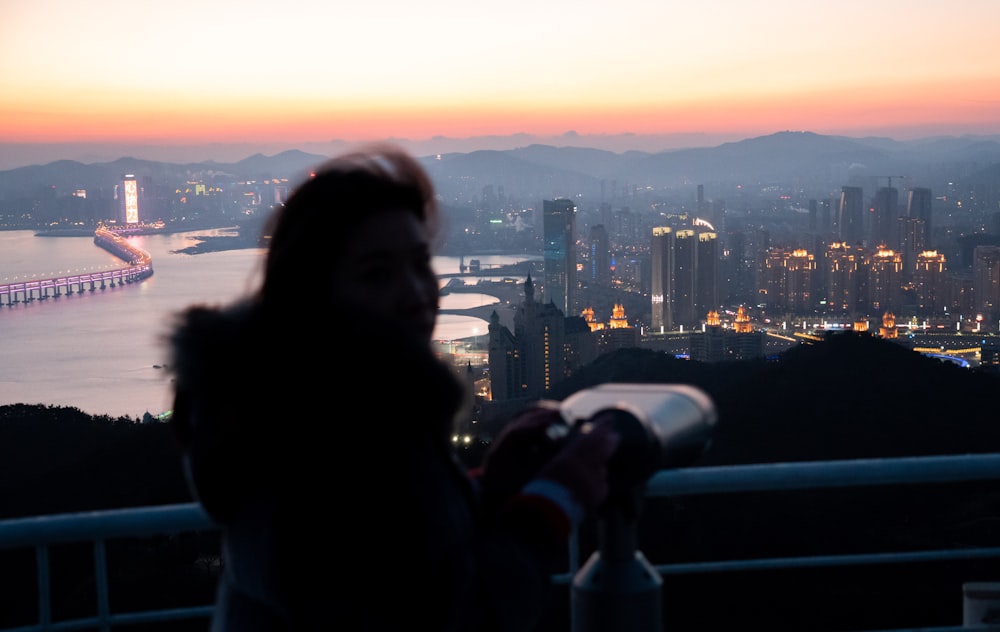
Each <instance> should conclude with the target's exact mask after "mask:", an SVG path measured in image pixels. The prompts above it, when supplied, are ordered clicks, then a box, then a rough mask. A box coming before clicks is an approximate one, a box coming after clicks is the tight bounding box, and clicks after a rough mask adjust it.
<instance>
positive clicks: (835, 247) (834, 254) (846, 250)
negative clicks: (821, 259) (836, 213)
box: [826, 241, 862, 314]
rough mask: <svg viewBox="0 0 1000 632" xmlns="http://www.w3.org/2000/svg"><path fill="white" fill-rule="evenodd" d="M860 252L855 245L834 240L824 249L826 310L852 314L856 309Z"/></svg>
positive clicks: (860, 261) (860, 262) (834, 312)
mask: <svg viewBox="0 0 1000 632" xmlns="http://www.w3.org/2000/svg"><path fill="white" fill-rule="evenodd" d="M861 259H862V254H861V251H859V250H858V249H857V247H856V246H852V245H850V244H848V243H847V242H843V241H835V242H833V243H832V244H830V245H829V246H828V247H827V251H826V266H827V270H826V271H827V274H826V301H827V311H828V312H830V313H833V314H853V313H854V312H855V311H857V309H858V300H859V278H858V275H859V274H860V272H861V269H862V268H861V265H862V260H861Z"/></svg>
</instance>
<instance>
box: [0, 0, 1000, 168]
mask: <svg viewBox="0 0 1000 632" xmlns="http://www.w3.org/2000/svg"><path fill="white" fill-rule="evenodd" d="M724 4H725V6H722V7H719V6H708V5H704V4H702V5H699V6H697V7H696V6H682V5H667V4H663V3H654V2H649V1H648V0H629V1H627V2H625V3H617V4H614V5H607V6H601V5H597V4H592V5H588V4H583V5H581V4H580V3H572V4H571V3H568V2H550V3H544V4H541V5H540V4H538V3H532V4H528V3H526V2H522V1H521V0H516V1H515V2H514V3H513V4H511V3H508V4H506V5H504V8H503V10H499V11H498V10H497V9H496V8H495V7H490V8H486V7H485V6H484V7H483V8H482V9H479V8H478V7H475V6H471V5H468V4H467V3H466V4H463V5H458V4H456V3H452V2H448V1H447V0H435V1H433V2H429V3H421V4H419V5H414V4H412V3H400V2H375V3H368V4H365V5H358V6H353V7H351V10H350V11H349V12H342V11H337V7H336V6H334V5H328V4H320V3H316V2H307V1H293V2H291V3H285V4H283V5H281V7H279V8H278V9H277V10H276V9H275V8H273V7H270V6H266V5H263V4H262V3H255V2H248V1H246V0H244V1H242V2H233V1H232V0H227V1H224V2H217V3H212V4H211V5H204V4H199V5H197V6H194V5H191V6H189V5H188V3H187V0H179V1H178V2H175V3H171V4H169V5H154V4H152V3H138V4H137V3H134V2H131V3H126V2H123V1H122V0H99V1H96V2H93V3H87V4H84V5H81V4H79V3H71V2H68V1H66V0H39V1H38V2H33V3H6V4H5V5H4V6H3V8H2V9H0V17H2V18H3V19H2V21H0V23H2V24H3V27H2V37H0V42H2V43H0V50H2V51H3V53H2V54H0V91H2V92H3V94H4V95H5V96H4V99H3V102H2V103H0V154H2V155H3V156H2V157H3V158H4V159H5V160H9V157H8V156H7V154H11V153H15V154H16V153H21V152H23V153H27V152H29V151H30V150H31V149H32V148H34V149H38V148H39V147H40V146H44V145H50V144H56V143H58V144H63V143H75V144H87V145H88V146H93V147H98V148H109V147H112V146H114V147H126V148H132V149H135V148H140V149H141V148H147V149H148V148H152V147H161V148H171V147H172V148H175V149H177V150H178V151H180V148H188V150H187V151H188V152H189V155H190V156H191V158H190V159H191V160H200V159H207V158H211V157H212V156H206V155H201V156H199V155H197V153H196V152H197V151H199V150H200V151H202V152H204V151H205V150H206V147H212V146H214V147H216V148H220V147H223V146H227V145H230V144H238V145H241V146H255V147H261V148H265V149H264V151H265V152H271V153H273V152H274V151H277V150H280V149H281V148H294V147H299V148H306V149H308V148H309V146H310V145H312V144H319V145H331V144H333V145H336V146H339V144H342V143H355V142H360V141H365V140H378V139H407V140H408V142H412V143H423V144H427V143H429V142H430V141H431V140H434V139H438V140H439V141H442V140H444V139H453V140H454V139H468V138H477V139H481V142H485V141H486V139H497V138H507V137H510V136H514V137H515V138H517V137H519V135H522V134H523V135H528V136H530V137H539V138H548V139H563V140H564V141H565V143H566V144H575V143H574V139H575V138H577V137H580V136H582V137H587V138H604V139H605V140H606V141H607V142H608V143H609V144H610V143H612V142H617V143H619V144H620V147H619V148H620V149H621V150H624V149H626V148H628V147H625V145H624V143H625V141H628V140H631V141H632V143H633V144H639V143H640V142H644V143H648V144H647V145H646V146H637V147H631V148H636V149H643V150H663V149H669V148H674V147H682V146H705V145H712V144H718V143H720V142H727V141H731V140H739V139H742V138H747V137H753V136H757V135H764V134H768V133H773V132H775V131H782V130H809V131H814V132H816V133H821V134H833V135H849V136H867V135H876V136H888V137H891V138H895V139H900V140H905V139H910V138H915V137H925V136H935V135H963V134H997V133H1000V115H998V114H997V112H998V111H1000V108H998V107H997V105H998V104H1000V42H998V41H997V39H996V38H995V37H994V35H993V33H992V32H991V29H992V27H993V25H995V24H997V23H998V22H1000V5H998V4H997V3H995V2H992V1H990V0H962V1H961V2H957V3H951V4H949V5H941V4H940V3H914V2H912V1H910V2H904V1H902V0H890V1H886V2H880V3H874V4H873V3H862V2H860V1H855V0H849V1H845V2H838V3H832V2H819V3H809V4H803V3H794V2H790V1H785V0H782V1H778V2H770V3H766V4H765V3H751V2H728V3H724ZM591 144H593V143H591ZM194 147H198V148H200V149H199V150H196V149H193V148H194ZM484 148H488V147H484ZM108 151H111V150H110V149H109V150H108ZM130 153H135V152H130ZM251 153H253V152H251ZM246 155H249V154H246ZM139 157H146V156H141V155H140V156H139ZM150 158H151V159H156V156H150ZM215 158H216V159H225V157H221V156H219V157H215ZM31 162H34V161H31Z"/></svg>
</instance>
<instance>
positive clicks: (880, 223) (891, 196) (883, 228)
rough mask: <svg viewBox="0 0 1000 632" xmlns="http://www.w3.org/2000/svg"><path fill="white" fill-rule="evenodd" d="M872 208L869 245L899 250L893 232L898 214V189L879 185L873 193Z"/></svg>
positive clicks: (897, 241) (897, 240)
mask: <svg viewBox="0 0 1000 632" xmlns="http://www.w3.org/2000/svg"><path fill="white" fill-rule="evenodd" d="M872 208H873V209H874V211H875V214H874V218H873V221H872V230H871V242H870V244H871V246H872V247H878V246H886V247H888V248H891V249H893V250H899V239H898V237H897V236H896V234H895V230H894V229H895V228H896V224H897V222H896V218H897V217H898V216H899V189H897V188H895V187H881V188H880V189H879V190H878V191H877V192H876V193H875V200H874V201H873V204H872Z"/></svg>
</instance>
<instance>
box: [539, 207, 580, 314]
mask: <svg viewBox="0 0 1000 632" xmlns="http://www.w3.org/2000/svg"><path fill="white" fill-rule="evenodd" d="M575 228H576V205H575V204H573V201H572V200H566V199H557V200H543V201H542V237H543V239H544V240H545V246H544V250H543V258H544V264H545V270H544V274H545V281H544V286H543V290H544V297H545V298H546V299H547V300H549V301H551V302H552V303H553V304H554V305H555V306H556V308H558V309H559V310H560V311H562V313H563V314H575V313H576V305H575V300H574V299H575V297H574V293H575V289H576V249H575V247H574V244H575V236H574V232H575Z"/></svg>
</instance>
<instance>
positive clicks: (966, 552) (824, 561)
mask: <svg viewBox="0 0 1000 632" xmlns="http://www.w3.org/2000/svg"><path fill="white" fill-rule="evenodd" d="M990 557H1000V548H998V547H992V548H975V549H939V550H934V551H900V552H895V553H847V554H841V555H810V556H801V557H772V558H761V559H754V560H726V561H719V562H690V563H671V564H659V565H655V568H656V570H657V571H659V572H660V574H661V575H686V574H694V573H722V572H730V571H760V570H774V569H778V570H784V569H793V568H807V567H829V566H863V565H871V564H902V563H908V562H909V563H912V562H940V561H950V560H972V559H984V558H990Z"/></svg>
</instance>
